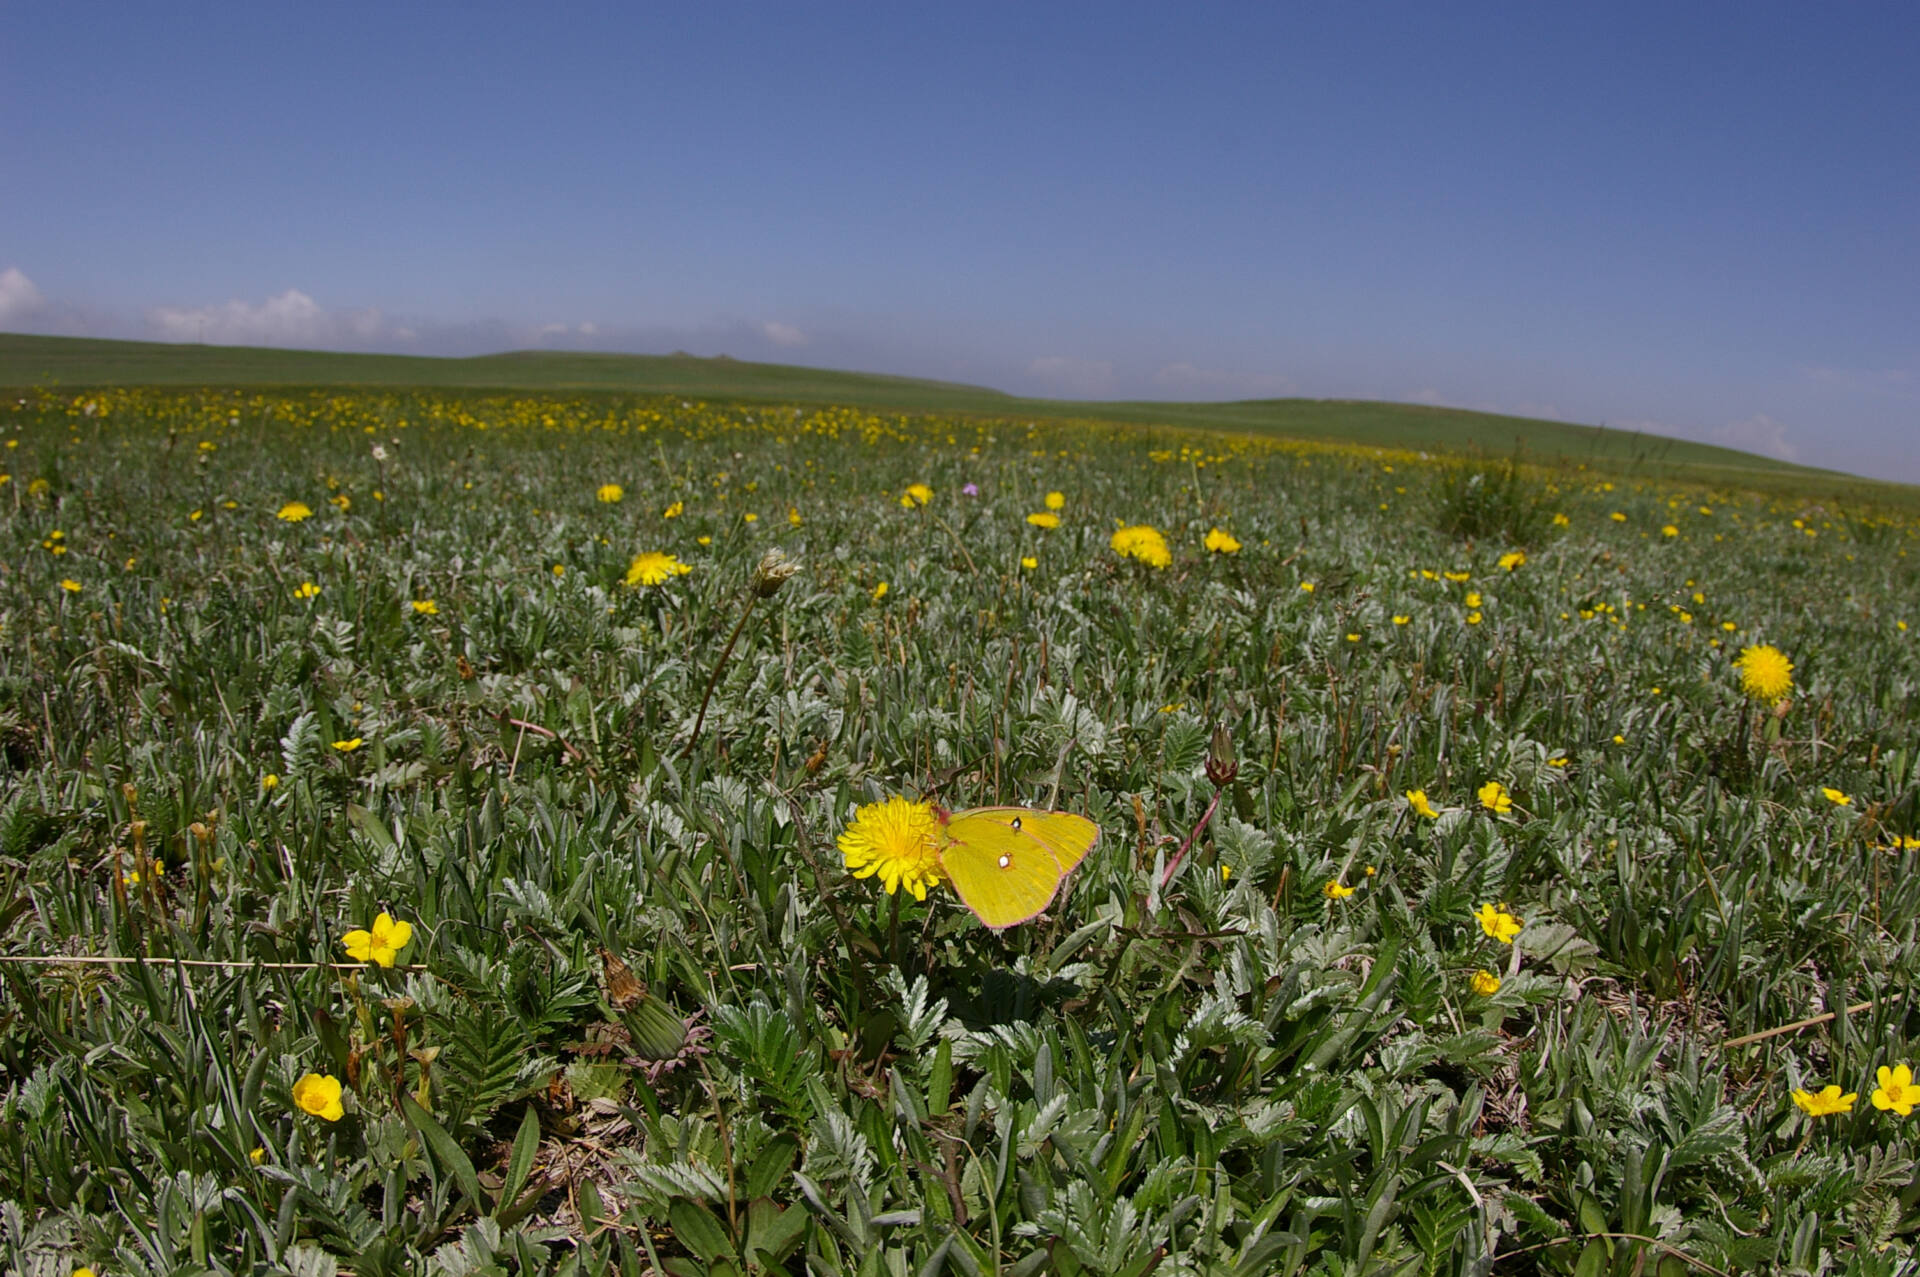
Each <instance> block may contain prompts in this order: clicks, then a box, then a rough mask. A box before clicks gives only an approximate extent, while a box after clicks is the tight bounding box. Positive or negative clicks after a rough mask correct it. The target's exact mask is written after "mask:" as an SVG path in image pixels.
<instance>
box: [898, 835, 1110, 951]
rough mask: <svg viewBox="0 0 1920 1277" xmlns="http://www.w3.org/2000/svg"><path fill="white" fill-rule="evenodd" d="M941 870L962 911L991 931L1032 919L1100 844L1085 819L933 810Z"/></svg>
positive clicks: (1002, 929) (1098, 836)
mask: <svg viewBox="0 0 1920 1277" xmlns="http://www.w3.org/2000/svg"><path fill="white" fill-rule="evenodd" d="M933 810H934V814H935V815H936V816H938V817H939V818H940V825H941V829H942V832H943V833H944V834H945V835H946V841H945V842H943V843H942V844H941V846H940V866H941V868H942V869H944V870H945V871H946V874H947V877H948V879H949V880H950V881H952V883H953V889H954V890H955V891H957V892H959V893H960V899H961V900H962V901H963V902H964V903H965V904H966V906H967V908H969V909H971V910H973V913H974V916H975V917H977V918H979V919H980V921H982V922H984V923H986V924H987V926H989V927H990V928H992V929H993V930H995V931H1004V930H1005V929H1006V928H1008V927H1011V926H1015V925H1017V924H1019V923H1022V922H1025V921H1027V920H1028V919H1029V918H1032V917H1034V916H1035V915H1036V914H1038V913H1039V912H1040V911H1041V910H1042V909H1045V908H1046V907H1047V905H1048V904H1050V903H1052V901H1053V896H1054V893H1055V892H1056V891H1058V890H1059V889H1060V881H1061V879H1063V878H1065V877H1066V876H1067V874H1069V873H1070V872H1072V870H1073V867H1074V866H1075V865H1077V864H1079V863H1080V861H1081V860H1082V859H1084V858H1085V857H1086V854H1087V852H1088V851H1090V850H1091V849H1092V847H1093V844H1094V843H1096V842H1098V841H1099V839H1100V826H1098V825H1096V824H1094V823H1093V822H1092V821H1091V820H1088V819H1087V818H1086V817H1085V816H1075V815H1072V814H1070V813H1068V812H1064V811H1035V810H1033V809H1032V808H1030V807H973V808H970V809H968V810H966V811H957V812H949V811H946V810H944V809H943V808H939V807H935V808H934V809H933Z"/></svg>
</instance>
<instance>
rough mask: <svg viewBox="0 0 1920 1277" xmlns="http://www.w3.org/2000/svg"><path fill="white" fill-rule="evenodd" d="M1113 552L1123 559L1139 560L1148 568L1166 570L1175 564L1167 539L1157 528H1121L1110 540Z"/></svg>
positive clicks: (1141, 525) (1139, 525)
mask: <svg viewBox="0 0 1920 1277" xmlns="http://www.w3.org/2000/svg"><path fill="white" fill-rule="evenodd" d="M1107 544H1108V545H1110V546H1112V547H1113V552H1114V553H1115V554H1117V555H1119V556H1120V557H1121V558H1123V559H1128V558H1131V559H1138V560H1140V562H1142V563H1144V564H1146V565H1147V566H1148V567H1154V568H1164V567H1166V566H1167V565H1168V564H1170V563H1172V562H1173V552H1172V551H1171V550H1169V549H1167V539H1166V538H1165V537H1163V536H1161V535H1160V531H1159V529H1157V528H1154V527H1150V526H1149V525H1147V524H1144V523H1137V524H1133V525H1130V526H1128V527H1124V528H1121V529H1120V530H1119V531H1117V532H1115V533H1114V534H1113V536H1112V537H1111V538H1110V539H1109V540H1108V542H1107Z"/></svg>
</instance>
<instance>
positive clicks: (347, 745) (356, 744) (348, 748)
mask: <svg viewBox="0 0 1920 1277" xmlns="http://www.w3.org/2000/svg"><path fill="white" fill-rule="evenodd" d="M364 744H366V742H365V741H364V740H362V739H361V738H360V737H358V736H355V737H354V738H353V739H351V740H337V741H335V742H333V747H334V748H335V749H337V750H339V751H340V752H341V753H343V754H351V753H352V752H353V751H354V750H356V749H359V748H360V747H361V746H362V745H364Z"/></svg>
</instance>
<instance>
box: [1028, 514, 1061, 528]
mask: <svg viewBox="0 0 1920 1277" xmlns="http://www.w3.org/2000/svg"><path fill="white" fill-rule="evenodd" d="M1027 522H1028V523H1031V524H1032V525H1033V526H1034V527H1036V528H1057V527H1059V526H1060V516H1059V515H1057V514H1050V513H1048V512H1047V511H1045V510H1037V511H1035V512H1034V513H1032V514H1030V515H1028V516H1027Z"/></svg>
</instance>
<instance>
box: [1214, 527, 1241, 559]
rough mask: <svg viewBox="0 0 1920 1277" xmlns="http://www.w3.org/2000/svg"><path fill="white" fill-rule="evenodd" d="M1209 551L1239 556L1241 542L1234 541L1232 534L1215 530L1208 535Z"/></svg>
mask: <svg viewBox="0 0 1920 1277" xmlns="http://www.w3.org/2000/svg"><path fill="white" fill-rule="evenodd" d="M1207 549H1208V551H1210V552H1211V553H1214V554H1238V553H1240V542H1238V541H1237V540H1235V539H1234V537H1233V534H1232V533H1231V532H1223V531H1221V530H1220V529H1219V528H1215V529H1213V530H1212V531H1211V532H1209V533H1207Z"/></svg>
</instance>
